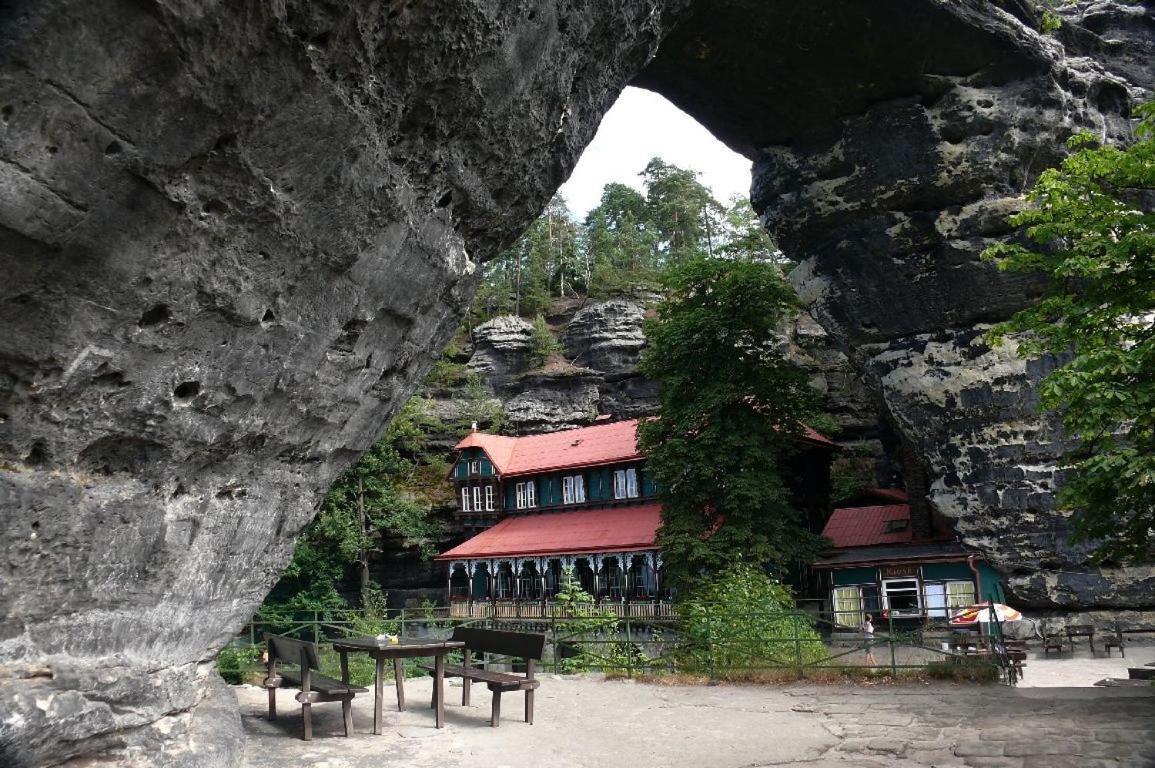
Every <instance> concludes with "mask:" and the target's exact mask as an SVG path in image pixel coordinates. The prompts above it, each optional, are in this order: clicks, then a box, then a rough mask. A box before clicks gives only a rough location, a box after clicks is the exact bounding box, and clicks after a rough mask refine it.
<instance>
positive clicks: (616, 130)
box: [561, 88, 750, 219]
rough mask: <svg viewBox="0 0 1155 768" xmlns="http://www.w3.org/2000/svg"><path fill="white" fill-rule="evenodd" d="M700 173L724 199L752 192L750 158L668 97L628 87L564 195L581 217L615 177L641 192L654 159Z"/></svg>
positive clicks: (607, 118)
mask: <svg viewBox="0 0 1155 768" xmlns="http://www.w3.org/2000/svg"><path fill="white" fill-rule="evenodd" d="M655 156H657V157H661V158H662V159H664V160H665V161H666V162H668V163H673V164H674V165H677V166H679V167H681V168H692V169H694V170H696V171H699V172H701V176H700V178H701V180H702V183H704V184H705V185H706V186H707V187H709V188H710V189H711V190H713V192H714V196H715V197H716V198H718V199H719V200H721V201H722V202H728V201H729V200H730V198H731V197H733V196H734V195H741V196H743V197H745V196H746V195H749V194H750V161H749V160H747V159H746V158H744V157H742V156H741V155H739V154H737V153H735V152H732V151H731V150H730V149H729V148H728V147H727V146H726V145H725V144H723V143H722V142H720V141H718V140H717V139H715V138H714V137H713V136H711V135H710V132H709V131H707V130H706V129H705V128H703V127H702V126H701V124H699V123H698V122H697V121H695V120H694V118H692V117H690V116H689V115H687V114H686V113H685V112H682V111H681V110H680V109H678V108H677V107H675V106H674V105H673V104H671V103H670V102H668V101H666V100H665V99H664V98H662V97H661V96H659V95H658V94H656V93H653V92H651V91H645V90H642V89H641V88H627V89H626V90H625V91H624V92H623V93H622V95H621V97H620V98H619V99H618V100H617V103H615V104H614V106H613V107H612V108H611V109H610V111H609V112H607V113H606V116H605V119H603V120H602V124H601V127H600V128H598V133H597V136H595V137H594V140H593V141H592V142H590V145H589V146H588V147H586V151H585V153H584V154H582V156H581V159H580V160H579V161H578V164H577V167H576V168H575V169H574V172H573V174H572V175H571V176H570V177H569V180H568V181H567V182H566V183H565V184H564V185H563V186H562V188H561V194H562V195H563V196H564V197H565V199H566V202H568V203H569V207H570V209H571V210H572V211H573V212H574V215H575V216H577V217H578V218H579V219H584V218H585V215H586V214H587V213H588V212H589V211H590V209H591V208H594V207H596V206H597V204H598V202H599V201H600V200H601V196H602V187H604V186H605V185H606V184H607V183H609V182H611V181H616V182H620V183H622V184H629V185H630V186H631V187H634V188H635V189H638V190H641V188H642V183H641V182H642V180H641V177H640V176H639V175H638V174H639V173H641V171H642V169H643V168H645V166H646V163H647V162H649V160H650V158H651V157H655Z"/></svg>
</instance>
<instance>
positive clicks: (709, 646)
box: [702, 603, 715, 674]
mask: <svg viewBox="0 0 1155 768" xmlns="http://www.w3.org/2000/svg"><path fill="white" fill-rule="evenodd" d="M702 608H703V609H704V610H705V611H706V667H707V668H708V669H709V670H710V674H714V672H715V670H714V633H713V632H712V629H713V619H712V618H711V616H710V604H709V603H707V604H706V605H704V606H702Z"/></svg>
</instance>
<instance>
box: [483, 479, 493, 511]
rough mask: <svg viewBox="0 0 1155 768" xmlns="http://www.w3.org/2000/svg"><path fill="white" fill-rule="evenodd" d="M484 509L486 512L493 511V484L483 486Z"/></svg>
mask: <svg viewBox="0 0 1155 768" xmlns="http://www.w3.org/2000/svg"><path fill="white" fill-rule="evenodd" d="M485 511H486V512H492V511H493V486H492V485H487V486H485Z"/></svg>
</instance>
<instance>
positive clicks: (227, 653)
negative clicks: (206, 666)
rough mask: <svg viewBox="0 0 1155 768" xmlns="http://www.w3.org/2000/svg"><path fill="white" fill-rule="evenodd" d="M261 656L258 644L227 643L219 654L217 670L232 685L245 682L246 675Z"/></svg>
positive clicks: (254, 666)
mask: <svg viewBox="0 0 1155 768" xmlns="http://www.w3.org/2000/svg"><path fill="white" fill-rule="evenodd" d="M260 657H261V649H260V647H259V646H256V645H227V646H225V647H224V648H222V649H221V652H220V653H218V654H217V672H219V673H220V675H221V677H223V678H224V680H225V682H226V683H229V684H230V685H240V684H241V683H243V682H245V675H246V674H247V673H249V672H251V671H253V670H254V669H255V668H256V666H257V661H258V660H259V659H260Z"/></svg>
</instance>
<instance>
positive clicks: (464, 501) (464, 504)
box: [461, 487, 470, 512]
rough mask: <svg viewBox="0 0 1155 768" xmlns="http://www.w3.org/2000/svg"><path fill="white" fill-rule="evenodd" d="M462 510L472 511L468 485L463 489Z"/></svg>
mask: <svg viewBox="0 0 1155 768" xmlns="http://www.w3.org/2000/svg"><path fill="white" fill-rule="evenodd" d="M461 511H462V512H469V511H470V507H469V488H468V487H465V488H462V489H461Z"/></svg>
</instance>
